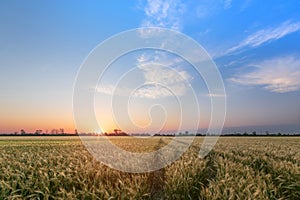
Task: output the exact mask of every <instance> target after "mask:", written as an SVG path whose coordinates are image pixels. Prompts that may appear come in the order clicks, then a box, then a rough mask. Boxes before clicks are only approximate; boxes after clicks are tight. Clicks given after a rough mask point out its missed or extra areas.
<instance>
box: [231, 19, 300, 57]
mask: <svg viewBox="0 0 300 200" xmlns="http://www.w3.org/2000/svg"><path fill="white" fill-rule="evenodd" d="M299 30H300V22H295V23H291V22H290V21H285V22H284V23H282V24H280V25H279V26H278V27H272V28H266V29H262V30H259V31H257V32H255V33H253V34H251V35H249V36H248V37H247V38H246V39H245V40H243V41H242V42H240V44H238V45H236V46H234V47H232V48H230V49H229V50H228V51H227V53H232V52H235V51H237V50H241V49H243V48H246V47H250V48H251V47H252V48H253V47H258V46H260V45H262V44H264V43H267V42H272V41H275V40H278V39H280V38H283V37H285V36H286V35H288V34H291V33H294V32H297V31H299Z"/></svg>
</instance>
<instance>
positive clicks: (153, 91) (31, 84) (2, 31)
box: [0, 0, 300, 133]
mask: <svg viewBox="0 0 300 200" xmlns="http://www.w3.org/2000/svg"><path fill="white" fill-rule="evenodd" d="M299 9H300V1H299V0H290V1H283V0H275V1H269V0H266V1H258V0H197V1H192V0H186V1H183V0H166V1H159V0H152V1H150V0H149V1H146V0H137V1H133V0H128V1H115V0H109V1H108V0H103V1H92V0H91V1H79V0H74V1H68V0H66V1H58V0H53V1H50V0H46V1H37V0H28V1H21V0H10V1H1V2H0V132H1V133H11V132H15V131H20V130H21V129H24V130H26V131H27V132H34V131H35V130H36V129H42V130H43V131H44V132H45V131H46V130H49V131H50V130H51V129H56V128H57V129H58V128H64V129H65V130H66V132H74V129H75V128H76V124H75V122H74V117H73V107H72V103H73V97H72V94H73V86H74V83H75V82H76V77H77V73H78V71H79V70H80V67H81V65H82V63H83V62H84V60H85V59H86V58H87V56H88V55H89V53H90V52H91V51H92V50H93V49H94V48H95V47H96V46H97V45H99V44H100V43H101V42H103V41H105V40H106V39H108V38H110V37H111V36H113V35H116V34H118V33H120V32H123V31H127V30H130V29H135V28H143V27H161V28H167V29H171V30H174V31H178V32H180V33H183V34H185V35H187V36H188V37H190V38H192V39H193V40H194V41H196V42H198V43H199V44H200V45H201V46H202V47H203V48H204V49H205V50H206V51H207V53H208V54H209V55H210V57H211V58H212V59H213V61H214V62H215V64H216V66H217V68H218V70H219V71H220V73H221V76H222V79H223V82H224V87H225V90H226V102H227V112H226V120H225V127H226V128H227V129H226V130H229V131H230V128H229V129H228V127H264V126H266V127H279V128H278V131H280V130H281V129H280V127H297V126H298V125H299V124H300V103H299V102H300V101H299V99H300V45H299V44H300V12H299ZM124 73H125V75H126V74H127V75H128V74H129V75H128V76H124ZM152 82H156V83H160V84H161V85H159V84H154V85H153V84H152V85H151V84H149V83H152ZM134 84H145V85H144V86H143V87H141V88H139V89H137V90H135V91H134V93H132V94H131V96H129V93H130V91H131V92H132V90H133V88H134V86H135V85H134ZM147 84H148V85H147ZM192 89H194V92H192ZM112 92H114V95H113V93H112ZM212 95H215V96H217V95H218V94H209V92H208V91H207V87H206V86H205V82H204V81H203V79H202V78H201V77H200V76H199V75H197V73H196V72H195V70H193V67H192V66H191V65H190V64H189V63H187V62H186V61H184V60H183V59H181V58H180V57H178V55H172V54H171V53H169V52H164V51H159V50H143V51H136V52H131V53H129V54H128V55H125V56H121V57H120V58H118V59H117V60H116V61H115V62H113V63H112V64H111V66H110V68H109V70H107V72H106V74H105V76H103V79H102V80H101V84H100V83H99V85H98V86H97V87H96V90H95V114H96V116H97V120H98V122H99V124H100V126H101V127H100V129H97V130H96V129H95V130H91V131H95V132H96V131H99V132H100V131H103V132H104V131H107V132H110V131H112V130H113V129H114V128H120V129H122V130H125V131H128V132H157V131H160V130H165V131H172V130H176V129H178V127H179V124H180V122H182V126H181V128H180V131H183V130H190V131H193V130H194V126H195V124H193V122H194V121H195V119H197V117H198V114H199V113H198V112H197V111H195V106H197V105H198V106H199V108H200V114H201V116H200V119H201V121H200V125H199V128H207V126H208V125H209V120H210V111H211V109H210V98H209V97H211V96H212ZM112 96H114V97H117V99H122V98H127V99H128V98H129V97H130V101H129V103H128V104H127V105H124V106H121V104H118V102H115V104H113V103H114V102H112V104H109V103H111V102H110V101H111V97H112ZM178 98H179V99H180V102H181V103H182V107H180V106H179V104H178ZM220 98H224V97H223V96H220ZM197 102H198V103H197ZM199 102H200V103H199ZM179 108H182V109H179ZM125 112H126V113H127V112H128V113H129V114H127V115H126V116H123V114H124V113H125ZM182 112H186V113H188V115H189V116H188V117H187V118H185V120H184V122H183V121H181V120H182V119H180V117H181V116H182ZM128 116H129V118H128ZM129 119H130V120H131V122H129V121H128V120H129ZM298 127H299V126H298ZM296 129H297V128H295V129H294V130H291V131H300V130H299V129H298V130H296ZM275 131H277V130H275ZM283 131H284V130H283Z"/></svg>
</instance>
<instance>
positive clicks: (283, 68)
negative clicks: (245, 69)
mask: <svg viewBox="0 0 300 200" xmlns="http://www.w3.org/2000/svg"><path fill="white" fill-rule="evenodd" d="M251 66H254V70H253V71H252V72H249V73H242V74H238V75H236V76H235V77H233V78H231V79H230V81H232V82H234V83H237V84H241V85H252V86H255V85H257V86H263V88H264V89H266V90H269V91H271V92H277V93H286V92H292V91H298V90H300V59H296V58H294V57H292V56H290V57H282V58H276V59H271V60H266V61H263V62H261V63H257V64H253V65H251Z"/></svg>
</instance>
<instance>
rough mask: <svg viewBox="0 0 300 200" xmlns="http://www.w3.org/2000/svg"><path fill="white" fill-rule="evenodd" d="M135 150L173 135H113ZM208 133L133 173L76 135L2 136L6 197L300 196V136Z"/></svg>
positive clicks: (0, 162)
mask: <svg viewBox="0 0 300 200" xmlns="http://www.w3.org/2000/svg"><path fill="white" fill-rule="evenodd" d="M112 140H114V143H116V144H118V145H119V146H120V147H122V148H124V149H126V150H130V151H133V152H141V151H143V149H145V148H146V149H147V151H151V150H154V149H155V148H157V146H158V144H159V143H164V144H167V143H168V141H169V140H170V138H166V137H162V138H159V137H157V138H155V139H151V140H146V139H132V138H129V137H114V138H113V139H112ZM202 141H203V138H200V137H199V138H196V139H195V141H194V143H193V144H192V145H191V147H190V148H189V150H188V151H187V152H185V153H184V155H183V156H182V157H181V158H180V159H178V160H177V161H176V162H174V163H173V164H171V165H169V166H167V167H166V168H164V169H161V170H159V171H155V172H151V173H143V174H129V173H124V172H120V171H117V170H114V169H111V168H109V167H106V166H105V165H103V164H101V163H100V162H98V161H96V160H95V159H94V158H93V157H92V156H91V155H90V154H89V152H88V151H87V150H86V149H85V147H84V145H82V143H81V140H80V139H79V138H77V137H23V138H22V137H0V154H1V155H0V199H300V138H299V137H221V138H220V139H219V141H218V143H217V145H216V146H215V148H214V150H213V151H211V152H210V153H209V155H208V156H206V157H205V158H204V159H200V158H199V157H198V151H199V149H200V145H201V143H202Z"/></svg>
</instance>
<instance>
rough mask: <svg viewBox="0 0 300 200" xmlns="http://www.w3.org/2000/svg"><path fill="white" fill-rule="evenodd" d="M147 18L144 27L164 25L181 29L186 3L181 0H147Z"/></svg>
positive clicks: (163, 26) (145, 9) (143, 23)
mask: <svg viewBox="0 0 300 200" xmlns="http://www.w3.org/2000/svg"><path fill="white" fill-rule="evenodd" d="M144 12H145V15H146V19H145V20H143V22H142V27H153V26H157V27H162V28H171V29H174V30H181V28H182V17H183V16H182V15H183V14H184V12H185V5H184V4H183V3H182V2H181V1H180V0H165V1H162V0H147V4H146V6H145V8H144Z"/></svg>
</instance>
